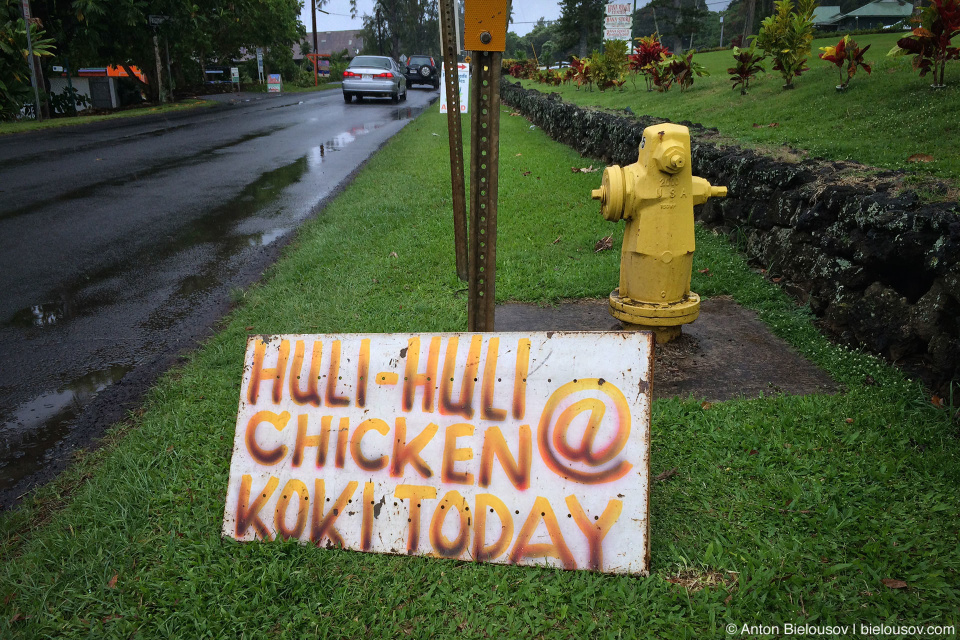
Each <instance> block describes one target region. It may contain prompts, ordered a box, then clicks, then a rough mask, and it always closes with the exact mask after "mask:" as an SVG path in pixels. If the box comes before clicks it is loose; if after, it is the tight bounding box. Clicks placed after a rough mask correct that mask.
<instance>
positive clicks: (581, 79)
mask: <svg viewBox="0 0 960 640" xmlns="http://www.w3.org/2000/svg"><path fill="white" fill-rule="evenodd" d="M591 66H592V63H591V59H590V58H578V57H577V56H570V68H571V69H573V81H574V82H576V83H577V91H579V90H580V87H582V86H583V85H587V86H588V87H589V88H590V89H591V90H593V69H592V68H591Z"/></svg>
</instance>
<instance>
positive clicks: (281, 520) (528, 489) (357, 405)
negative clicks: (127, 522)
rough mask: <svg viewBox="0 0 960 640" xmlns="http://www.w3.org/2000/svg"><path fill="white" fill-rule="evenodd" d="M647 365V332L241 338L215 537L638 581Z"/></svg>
mask: <svg viewBox="0 0 960 640" xmlns="http://www.w3.org/2000/svg"><path fill="white" fill-rule="evenodd" d="M475 107H476V105H475ZM652 360H653V338H652V334H651V333H648V332H627V333H616V332H585V333H584V332H574V333H564V332H529V333H459V334H453V333H448V334H337V335H274V336H251V337H250V338H249V339H248V342H247V352H246V358H245V362H244V370H243V378H242V383H241V388H240V404H239V410H238V413H237V424H236V431H235V435H234V444H233V456H232V460H231V464H230V476H229V481H228V486H227V492H226V505H225V509H224V519H223V530H222V532H223V535H224V536H225V537H230V538H234V539H236V540H240V541H254V540H264V541H267V540H275V539H291V538H292V539H295V540H299V541H301V542H303V543H304V544H311V545H315V546H317V547H320V548H333V547H341V548H344V549H352V550H355V551H367V552H374V553H393V554H400V555H422V556H432V557H442V558H450V559H459V560H471V561H479V562H494V563H500V564H520V565H547V566H551V567H561V568H565V569H587V570H593V571H602V572H608V573H632V574H641V575H648V573H649V568H650V560H649V550H650V537H649V491H650V475H649V466H650V464H649V462H650V407H651V375H652Z"/></svg>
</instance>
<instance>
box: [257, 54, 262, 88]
mask: <svg viewBox="0 0 960 640" xmlns="http://www.w3.org/2000/svg"><path fill="white" fill-rule="evenodd" d="M257 81H259V82H263V48H262V47H257Z"/></svg>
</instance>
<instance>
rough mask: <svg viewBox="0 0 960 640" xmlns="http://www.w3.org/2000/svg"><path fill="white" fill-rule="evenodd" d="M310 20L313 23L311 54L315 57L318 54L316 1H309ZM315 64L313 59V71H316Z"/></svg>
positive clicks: (315, 60)
mask: <svg viewBox="0 0 960 640" xmlns="http://www.w3.org/2000/svg"><path fill="white" fill-rule="evenodd" d="M310 19H311V20H312V22H313V53H314V55H316V54H318V53H320V49H319V45H318V44H317V0H310ZM317 64H318V62H317V59H314V61H313V68H314V70H316V68H317Z"/></svg>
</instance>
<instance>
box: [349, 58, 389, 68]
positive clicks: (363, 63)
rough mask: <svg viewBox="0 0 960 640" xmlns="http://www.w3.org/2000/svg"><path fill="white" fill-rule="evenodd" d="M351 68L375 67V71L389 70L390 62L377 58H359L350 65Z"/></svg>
mask: <svg viewBox="0 0 960 640" xmlns="http://www.w3.org/2000/svg"><path fill="white" fill-rule="evenodd" d="M350 66H351V67H373V68H375V69H389V68H390V60H389V59H387V58H378V57H376V56H357V57H356V58H354V59H353V62H351V63H350Z"/></svg>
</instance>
